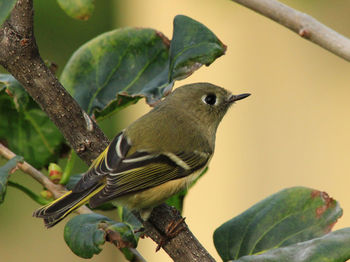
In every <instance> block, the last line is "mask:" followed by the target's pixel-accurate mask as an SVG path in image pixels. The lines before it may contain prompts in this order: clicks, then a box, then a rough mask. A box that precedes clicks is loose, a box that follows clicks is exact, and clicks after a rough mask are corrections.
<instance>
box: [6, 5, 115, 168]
mask: <svg viewBox="0 0 350 262" xmlns="http://www.w3.org/2000/svg"><path fill="white" fill-rule="evenodd" d="M33 12H34V11H33V6H32V1H18V2H17V4H16V7H15V8H14V10H13V11H12V13H11V16H10V18H9V19H8V20H7V21H6V22H5V23H4V24H3V26H2V28H1V30H0V47H1V48H0V64H1V65H2V66H3V67H5V68H6V70H7V71H8V72H9V73H11V74H12V75H13V76H14V77H15V78H16V79H17V80H18V81H19V82H20V83H21V84H22V85H23V86H24V88H25V89H26V90H27V92H28V93H29V94H30V95H31V97H33V99H34V100H35V101H36V102H37V103H38V104H39V105H40V106H41V108H42V109H43V110H44V111H45V112H46V113H47V114H48V116H49V117H50V118H51V120H52V121H53V122H54V123H55V124H56V125H57V127H58V128H59V129H60V130H61V132H62V134H63V135H64V136H65V138H66V140H67V141H68V143H69V144H70V145H71V146H72V148H73V149H74V150H75V151H76V152H77V154H78V155H79V156H80V157H81V158H82V159H83V160H84V161H85V162H86V163H87V164H88V165H90V164H91V161H92V160H93V159H95V158H96V157H97V156H98V155H99V153H100V152H102V151H103V149H104V148H105V147H106V146H107V144H108V139H107V137H106V136H105V135H104V133H103V132H102V131H101V129H100V128H98V126H97V125H96V124H95V122H94V121H92V120H91V119H90V118H89V117H88V115H87V114H86V113H85V112H84V111H83V110H82V109H81V108H80V106H79V105H78V103H77V102H76V101H75V100H74V99H73V98H72V97H71V96H70V94H69V93H68V92H67V91H66V90H65V89H64V88H63V86H62V85H61V84H60V82H59V81H58V80H57V78H56V77H55V75H54V74H53V73H52V72H51V71H50V69H49V68H48V67H47V66H46V65H45V63H44V62H43V60H42V59H41V57H40V55H39V51H38V48H37V45H36V41H35V37H34V34H33Z"/></svg>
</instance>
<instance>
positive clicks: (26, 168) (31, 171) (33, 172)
mask: <svg viewBox="0 0 350 262" xmlns="http://www.w3.org/2000/svg"><path fill="white" fill-rule="evenodd" d="M0 155H1V156H3V157H4V158H6V159H8V160H10V159H11V158H13V157H15V156H16V154H15V153H13V152H12V151H11V150H9V149H8V148H7V147H5V146H4V145H3V144H1V143H0ZM17 167H18V168H19V169H21V170H22V171H23V172H24V173H26V174H28V175H30V176H31V177H33V178H34V179H35V180H37V181H38V182H39V183H40V184H42V185H43V186H44V187H46V188H47V189H48V190H49V191H50V192H51V193H52V195H53V196H54V198H59V197H60V196H62V195H63V194H64V193H66V192H67V190H66V189H65V188H64V187H63V186H62V185H56V184H54V183H53V182H52V181H51V180H50V179H49V178H47V176H45V175H44V174H43V173H41V172H40V171H39V170H37V169H36V168H34V167H33V166H32V165H30V164H29V163H27V162H25V161H23V163H18V164H17ZM74 212H76V213H77V214H91V213H93V211H92V210H91V209H90V208H88V207H87V206H85V205H84V206H81V207H79V208H78V209H76V210H75V211H74ZM112 233H113V232H112ZM106 239H111V237H109V233H108V232H107V231H106ZM109 242H111V243H112V244H115V243H114V242H113V241H109ZM128 249H129V251H130V252H131V253H132V254H133V258H134V260H133V262H144V261H145V260H144V258H143V257H142V256H141V254H140V253H139V252H138V251H137V250H136V249H134V248H128Z"/></svg>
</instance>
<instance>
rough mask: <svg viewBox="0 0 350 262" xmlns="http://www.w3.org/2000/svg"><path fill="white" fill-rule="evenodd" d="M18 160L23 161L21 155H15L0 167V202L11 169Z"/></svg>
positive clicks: (2, 200) (2, 198)
mask: <svg viewBox="0 0 350 262" xmlns="http://www.w3.org/2000/svg"><path fill="white" fill-rule="evenodd" d="M19 162H23V157H21V156H15V157H14V158H12V159H10V160H9V161H8V162H7V163H6V164H5V165H4V166H2V167H0V204H2V203H3V202H4V199H5V195H6V189H7V182H8V178H9V176H10V174H11V171H12V170H13V169H14V168H15V167H16V165H17V164H18V163H19Z"/></svg>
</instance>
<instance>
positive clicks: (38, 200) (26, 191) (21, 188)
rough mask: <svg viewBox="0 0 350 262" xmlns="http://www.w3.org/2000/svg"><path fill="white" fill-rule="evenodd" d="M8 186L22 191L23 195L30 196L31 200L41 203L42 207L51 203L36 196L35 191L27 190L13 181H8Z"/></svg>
mask: <svg viewBox="0 0 350 262" xmlns="http://www.w3.org/2000/svg"><path fill="white" fill-rule="evenodd" d="M8 186H11V187H14V188H17V189H19V190H21V191H22V192H23V193H25V194H26V195H27V196H29V197H30V198H31V199H33V200H34V201H35V202H37V203H39V204H40V205H46V204H48V203H50V202H51V201H50V200H47V199H45V198H43V197H42V196H39V195H37V194H35V193H34V192H33V191H31V190H30V189H28V188H26V187H25V186H22V185H20V184H18V183H15V182H13V181H8Z"/></svg>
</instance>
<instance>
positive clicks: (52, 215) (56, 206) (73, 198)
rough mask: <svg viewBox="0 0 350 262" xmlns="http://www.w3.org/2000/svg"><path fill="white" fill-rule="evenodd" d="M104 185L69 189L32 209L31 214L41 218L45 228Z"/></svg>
mask: <svg viewBox="0 0 350 262" xmlns="http://www.w3.org/2000/svg"><path fill="white" fill-rule="evenodd" d="M104 186H105V185H104V184H102V183H97V184H95V185H94V186H92V187H89V188H87V189H86V190H83V191H81V192H72V191H69V192H67V193H66V194H65V195H63V196H61V197H60V198H58V199H56V200H55V201H53V202H51V203H49V204H47V205H45V206H43V207H41V208H39V209H38V210H36V211H34V213H33V216H34V217H40V218H43V219H44V223H45V226H46V227H47V228H49V227H53V226H54V225H56V224H57V223H58V222H60V221H61V220H62V219H63V218H65V217H66V216H67V215H68V214H70V213H71V212H73V211H74V210H75V209H77V208H78V207H80V206H82V205H84V204H85V203H86V202H88V201H89V199H90V198H91V197H93V196H94V195H96V194H97V193H98V192H100V191H101V190H102V188H103V187H104Z"/></svg>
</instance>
